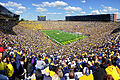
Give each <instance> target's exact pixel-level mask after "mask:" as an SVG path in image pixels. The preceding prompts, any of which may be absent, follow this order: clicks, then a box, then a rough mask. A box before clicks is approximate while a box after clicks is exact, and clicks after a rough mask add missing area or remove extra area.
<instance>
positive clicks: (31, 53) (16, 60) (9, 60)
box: [0, 22, 120, 80]
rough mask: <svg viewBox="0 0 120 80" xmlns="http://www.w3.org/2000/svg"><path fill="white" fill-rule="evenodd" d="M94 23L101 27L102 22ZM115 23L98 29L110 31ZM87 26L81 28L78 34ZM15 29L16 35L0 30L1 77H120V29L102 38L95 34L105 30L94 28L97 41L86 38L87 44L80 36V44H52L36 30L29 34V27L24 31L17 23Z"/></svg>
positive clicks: (36, 79) (104, 79)
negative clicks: (98, 30)
mask: <svg viewBox="0 0 120 80" xmlns="http://www.w3.org/2000/svg"><path fill="white" fill-rule="evenodd" d="M69 24H70V25H71V24H72V22H71V23H69ZM80 24H82V23H80ZM94 24H97V25H100V26H104V25H103V24H104V23H97V22H95V23H94ZM101 24H102V25H101ZM105 24H106V23H105ZM108 24H109V23H108ZM55 25H56V24H55ZM86 25H87V23H86ZM110 25H111V23H110ZM88 26H89V27H91V26H93V23H92V25H91V24H90V25H88ZM95 26H96V25H95ZM114 26H116V24H114ZM114 26H113V25H112V26H111V27H110V28H109V27H104V28H101V30H102V29H108V31H110V30H109V29H112V27H114ZM73 27H74V26H73ZM80 27H81V26H80ZM97 27H98V26H97ZM87 28H88V27H86V29H83V30H82V29H81V33H84V31H86V30H88V29H87ZM94 28H95V27H93V29H92V28H89V29H92V30H94ZM76 29H78V28H76ZM72 30H73V29H72ZM112 30H113V29H112ZM15 31H17V32H16V34H18V35H17V36H16V35H11V34H4V33H3V32H0V80H120V34H119V32H117V33H113V34H109V35H106V36H104V38H101V37H96V36H103V34H106V32H107V31H106V32H104V33H101V32H102V31H101V32H97V31H96V32H94V35H95V33H96V36H95V37H96V38H98V40H97V39H95V40H96V41H97V42H98V43H97V44H95V42H94V41H93V40H92V39H91V38H90V37H88V39H87V38H86V39H85V40H87V41H88V43H86V42H84V41H83V40H84V39H83V40H81V41H83V43H80V41H78V42H76V43H71V44H68V45H65V47H64V46H56V45H53V44H51V43H50V42H48V40H47V38H45V36H44V35H43V34H40V33H39V31H32V33H30V32H31V30H27V29H24V30H23V28H22V27H20V26H19V25H17V26H16V27H15ZM66 31H69V29H67V30H66ZM75 31H76V30H73V32H75ZM86 32H88V31H86ZM92 33H93V32H92ZM97 33H99V34H97ZM31 35H32V36H31ZM94 35H91V36H92V37H93V38H94ZM21 36H22V37H21ZM20 37H21V38H20ZM26 38H27V39H26ZM99 38H100V39H99ZM36 40H37V41H36ZM38 42H39V43H38ZM40 42H41V43H40ZM92 42H93V43H92ZM83 44H85V45H83ZM69 45H71V46H73V47H71V46H70V47H67V46H69ZM39 46H41V47H39ZM57 47H58V48H57ZM81 47H82V48H81ZM42 49H43V50H42ZM52 50H53V51H52Z"/></svg>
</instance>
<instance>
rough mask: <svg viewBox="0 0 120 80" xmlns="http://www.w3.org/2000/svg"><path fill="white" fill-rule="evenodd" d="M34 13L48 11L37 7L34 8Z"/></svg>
mask: <svg viewBox="0 0 120 80" xmlns="http://www.w3.org/2000/svg"><path fill="white" fill-rule="evenodd" d="M36 11H37V12H45V11H48V10H47V9H45V8H40V7H38V8H36Z"/></svg>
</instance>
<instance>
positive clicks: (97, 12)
mask: <svg viewBox="0 0 120 80" xmlns="http://www.w3.org/2000/svg"><path fill="white" fill-rule="evenodd" d="M91 14H100V12H99V11H98V10H93V11H91Z"/></svg>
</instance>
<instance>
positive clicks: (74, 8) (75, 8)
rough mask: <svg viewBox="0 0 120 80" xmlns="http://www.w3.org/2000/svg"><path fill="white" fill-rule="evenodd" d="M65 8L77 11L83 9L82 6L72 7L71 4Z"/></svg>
mask: <svg viewBox="0 0 120 80" xmlns="http://www.w3.org/2000/svg"><path fill="white" fill-rule="evenodd" d="M64 10H66V11H70V12H71V11H77V12H80V11H81V10H82V9H81V8H80V7H71V6H68V7H66V8H64Z"/></svg>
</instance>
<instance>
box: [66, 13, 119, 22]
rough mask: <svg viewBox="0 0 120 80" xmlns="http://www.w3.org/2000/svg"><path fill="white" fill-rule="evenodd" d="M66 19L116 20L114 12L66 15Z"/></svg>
mask: <svg viewBox="0 0 120 80" xmlns="http://www.w3.org/2000/svg"><path fill="white" fill-rule="evenodd" d="M65 19H66V21H112V22H116V21H117V15H116V14H99V15H84V16H66V17H65Z"/></svg>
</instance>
